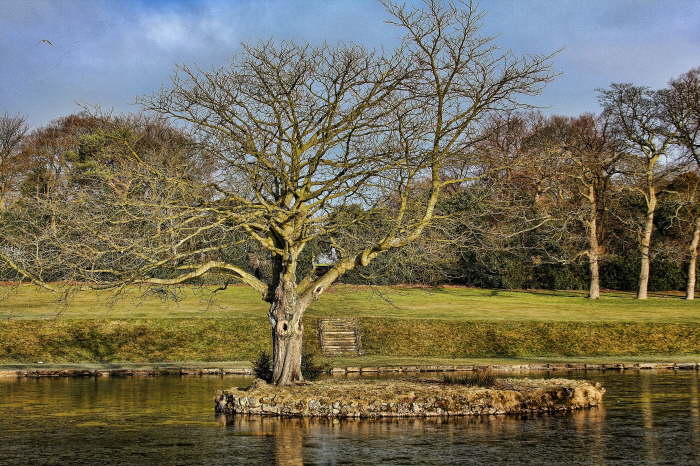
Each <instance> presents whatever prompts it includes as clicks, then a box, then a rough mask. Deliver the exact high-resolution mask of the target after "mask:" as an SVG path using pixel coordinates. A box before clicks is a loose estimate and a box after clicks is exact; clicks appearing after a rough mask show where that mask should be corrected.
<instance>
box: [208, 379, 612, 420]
mask: <svg viewBox="0 0 700 466" xmlns="http://www.w3.org/2000/svg"><path fill="white" fill-rule="evenodd" d="M604 393H605V389H604V388H603V387H602V386H601V385H600V384H599V383H595V382H588V381H581V380H567V379H498V380H497V382H496V384H495V385H494V386H493V387H491V388H481V387H468V386H464V385H457V384H446V383H442V382H440V381H438V380H421V381H409V380H357V379H354V380H337V379H329V380H323V381H320V382H313V383H306V384H300V385H295V386H286V387H277V386H274V385H268V384H266V383H265V382H263V381H262V380H259V379H258V380H256V381H255V382H254V383H253V385H251V386H250V387H247V388H243V389H240V388H232V389H230V390H225V391H222V392H219V393H218V394H217V396H216V398H215V402H214V407H215V410H216V412H217V413H219V414H251V415H262V416H287V417H302V416H303V417H326V418H380V417H429V416H467V415H478V414H525V413H547V412H558V411H572V410H576V409H582V408H588V407H592V406H597V405H599V404H600V403H601V401H602V398H603V394H604Z"/></svg>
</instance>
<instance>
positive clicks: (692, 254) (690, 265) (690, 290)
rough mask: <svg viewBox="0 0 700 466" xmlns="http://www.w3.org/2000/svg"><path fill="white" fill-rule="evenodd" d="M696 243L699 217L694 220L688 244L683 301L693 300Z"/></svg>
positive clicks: (696, 255) (698, 233)
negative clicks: (685, 285)
mask: <svg viewBox="0 0 700 466" xmlns="http://www.w3.org/2000/svg"><path fill="white" fill-rule="evenodd" d="M698 243H700V217H698V218H696V219H695V229H694V230H693V240H692V241H691V242H690V248H689V249H690V263H688V284H687V287H686V290H685V299H695V270H696V269H697V263H698Z"/></svg>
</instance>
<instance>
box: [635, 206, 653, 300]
mask: <svg viewBox="0 0 700 466" xmlns="http://www.w3.org/2000/svg"><path fill="white" fill-rule="evenodd" d="M655 210H656V194H655V193H654V192H651V193H650V195H649V201H648V202H647V216H646V220H645V222H644V231H643V232H642V239H641V241H640V243H639V246H640V248H639V251H640V252H641V254H642V260H641V263H640V267H639V285H638V287H637V299H647V289H648V288H649V252H650V250H651V233H652V231H653V230H654V212H655Z"/></svg>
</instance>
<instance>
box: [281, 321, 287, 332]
mask: <svg viewBox="0 0 700 466" xmlns="http://www.w3.org/2000/svg"><path fill="white" fill-rule="evenodd" d="M282 329H283V330H284V331H285V332H286V331H287V323H286V322H285V323H284V324H282Z"/></svg>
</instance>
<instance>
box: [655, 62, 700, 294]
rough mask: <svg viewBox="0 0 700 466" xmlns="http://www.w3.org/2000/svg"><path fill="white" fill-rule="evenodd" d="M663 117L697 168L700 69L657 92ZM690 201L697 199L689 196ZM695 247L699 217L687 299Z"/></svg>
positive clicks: (690, 287)
mask: <svg viewBox="0 0 700 466" xmlns="http://www.w3.org/2000/svg"><path fill="white" fill-rule="evenodd" d="M659 97H660V101H661V106H662V111H663V118H664V119H665V120H666V122H667V123H668V124H670V125H671V127H672V128H673V130H674V132H675V143H676V144H677V145H678V146H679V147H681V148H682V150H683V151H684V152H685V154H686V155H687V156H688V157H690V158H691V159H692V160H693V161H694V162H695V169H696V170H698V168H700V68H695V69H692V70H690V71H688V72H687V73H685V74H683V75H681V76H680V77H678V78H676V79H673V80H671V82H670V83H669V87H668V88H667V89H663V90H662V91H660V93H659ZM690 199H691V200H692V199H696V198H694V197H692V196H691V197H690ZM698 244H700V215H698V216H697V218H695V221H694V229H693V233H692V239H691V241H690V243H689V245H688V250H689V258H690V261H689V263H688V283H687V286H686V298H687V299H694V298H695V276H696V269H697V256H698Z"/></svg>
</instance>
